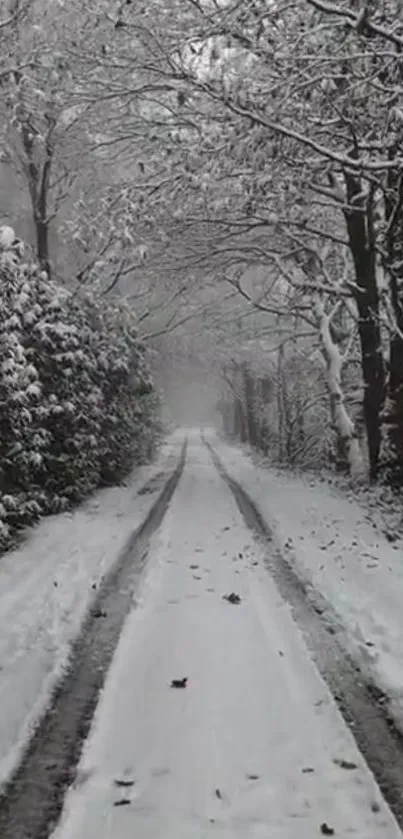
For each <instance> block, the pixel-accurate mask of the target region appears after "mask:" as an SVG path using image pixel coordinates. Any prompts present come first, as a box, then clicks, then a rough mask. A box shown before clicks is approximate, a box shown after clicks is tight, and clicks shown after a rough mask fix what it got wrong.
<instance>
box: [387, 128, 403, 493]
mask: <svg viewBox="0 0 403 839" xmlns="http://www.w3.org/2000/svg"><path fill="white" fill-rule="evenodd" d="M401 140H402V138H400V141H401ZM399 150H400V144H399V146H398V147H397V148H396V147H395V146H394V147H393V148H391V149H390V156H391V158H392V159H393V158H394V157H395V156H396V155H397V154H398V151H399ZM385 213H386V221H387V237H386V266H385V267H386V270H387V272H388V275H389V281H390V292H391V304H392V311H393V317H394V325H393V326H394V331H393V334H392V337H391V339H390V355H389V377H388V391H387V400H386V410H385V423H386V425H387V444H388V445H387V447H386V452H385V458H384V464H383V465H384V467H385V468H386V476H387V478H388V480H389V481H390V483H391V484H393V485H394V486H399V487H401V486H403V179H402V174H401V172H400V170H399V171H397V170H396V169H390V170H389V172H388V181H387V190H386V196H385Z"/></svg>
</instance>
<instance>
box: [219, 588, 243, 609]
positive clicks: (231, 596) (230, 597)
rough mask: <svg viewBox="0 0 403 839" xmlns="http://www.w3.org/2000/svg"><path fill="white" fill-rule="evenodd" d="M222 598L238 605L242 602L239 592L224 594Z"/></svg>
mask: <svg viewBox="0 0 403 839" xmlns="http://www.w3.org/2000/svg"><path fill="white" fill-rule="evenodd" d="M222 599H223V600H227V601H228V603H232V604H233V605H234V606H235V605H236V606H237V605H238V604H239V603H240V602H241V598H240V596H239V594H235V592H233V591H232V592H231V594H223V596H222Z"/></svg>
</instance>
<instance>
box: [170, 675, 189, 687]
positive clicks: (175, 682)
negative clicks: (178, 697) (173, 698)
mask: <svg viewBox="0 0 403 839" xmlns="http://www.w3.org/2000/svg"><path fill="white" fill-rule="evenodd" d="M187 681H188V680H187V676H185V677H184V678H183V679H172V682H171V688H185V687H186V686H187Z"/></svg>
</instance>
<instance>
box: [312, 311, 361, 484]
mask: <svg viewBox="0 0 403 839" xmlns="http://www.w3.org/2000/svg"><path fill="white" fill-rule="evenodd" d="M314 310H315V315H316V319H317V323H318V328H319V335H320V341H321V349H322V354H323V357H324V360H325V364H326V381H327V386H328V389H329V393H330V404H331V414H332V421H333V425H334V429H335V432H336V434H337V440H338V449H339V452H340V453H341V454H342V456H343V457H344V459H345V462H346V464H347V467H348V471H349V473H350V475H351V477H352V478H355V479H357V478H362V477H363V476H364V475H365V465H364V459H363V455H362V451H361V448H360V444H359V441H358V438H357V434H356V430H355V426H354V422H353V421H352V419H351V417H350V416H349V414H348V412H347V409H346V406H345V402H344V394H343V388H342V383H341V373H342V368H343V358H342V355H341V353H340V350H339V347H338V346H337V344H336V343H335V342H334V340H333V338H332V333H331V325H330V323H331V315H328V314H327V313H326V311H325V307H324V304H323V301H322V300H321V298H320V297H317V298H316V300H315V303H314Z"/></svg>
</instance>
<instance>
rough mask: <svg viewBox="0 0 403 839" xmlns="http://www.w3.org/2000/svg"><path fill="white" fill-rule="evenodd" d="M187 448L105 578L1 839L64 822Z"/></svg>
mask: <svg viewBox="0 0 403 839" xmlns="http://www.w3.org/2000/svg"><path fill="white" fill-rule="evenodd" d="M186 449H187V441H185V442H184V444H183V447H182V452H181V457H180V459H179V462H178V464H177V466H176V468H175V470H174V472H173V473H172V474H171V476H170V477H169V478H168V480H167V481H166V483H165V486H164V488H163V490H162V492H161V493H160V494H159V496H158V498H157V500H156V502H155V503H154V504H153V506H152V508H151V510H150V511H149V513H148V515H147V517H146V518H145V520H144V522H143V523H142V524H141V525H140V527H139V528H137V530H136V531H135V532H134V533H133V534H132V536H131V537H130V539H129V541H128V543H127V545H126V547H125V548H124V550H123V552H122V553H121V555H120V557H119V558H118V560H117V562H116V564H115V565H114V566H113V567H112V569H111V571H110V572H109V574H108V575H107V577H106V578H105V580H104V582H103V584H102V587H101V588H100V590H99V593H98V596H97V598H96V600H95V603H94V604H93V606H92V607H91V609H90V611H89V613H88V615H87V617H86V619H85V621H84V624H83V627H82V629H81V632H80V635H79V636H78V638H77V639H76V641H75V643H74V644H73V647H72V652H71V657H70V667H69V669H68V671H67V672H66V675H65V678H64V679H63V680H62V682H61V683H60V684H59V685H58V687H57V689H56V691H55V693H54V695H53V698H52V700H51V703H50V707H49V708H48V710H47V711H46V713H45V714H44V716H43V718H42V720H41V721H40V723H39V725H38V727H37V729H36V731H35V732H34V734H33V737H32V739H31V741H30V743H29V745H28V748H27V751H26V753H25V756H24V758H23V761H22V763H21V765H20V767H19V768H18V770H17V771H16V773H15V774H14V775H13V776H12V778H11V779H10V781H9V782H8V783H7V785H6V786H5V788H4V791H3V792H2V794H1V796H0V836H1V839H47V837H48V836H49V834H50V833H51V831H52V829H53V828H54V826H55V823H56V822H57V820H58V817H59V815H60V812H61V809H62V806H63V800H64V794H65V791H66V789H67V787H68V786H69V785H70V784H71V783H72V781H73V779H74V775H75V770H76V766H77V763H78V760H79V758H80V752H81V745H82V743H83V740H84V739H85V738H86V736H87V734H88V731H89V728H90V725H91V720H92V716H93V713H94V710H95V707H96V703H97V700H98V695H99V692H100V691H101V690H102V687H103V684H104V681H105V678H106V675H107V672H108V669H109V666H110V663H111V660H112V656H113V654H114V651H115V648H116V645H117V643H118V640H119V636H120V633H121V630H122V626H123V623H124V621H125V618H126V616H127V614H128V612H129V611H130V609H131V608H132V607H133V594H134V593H135V591H136V589H137V586H138V583H139V580H140V577H141V574H142V572H143V570H144V568H145V565H146V562H147V553H148V542H149V540H150V537H151V536H152V535H153V533H154V532H155V531H156V530H157V529H158V527H159V526H160V525H161V522H162V520H163V518H164V515H165V513H166V511H167V508H168V505H169V502H170V501H171V498H172V496H173V494H174V492H175V489H176V487H177V485H178V483H179V480H180V477H181V475H182V472H183V468H184V465H185V460H186Z"/></svg>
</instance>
